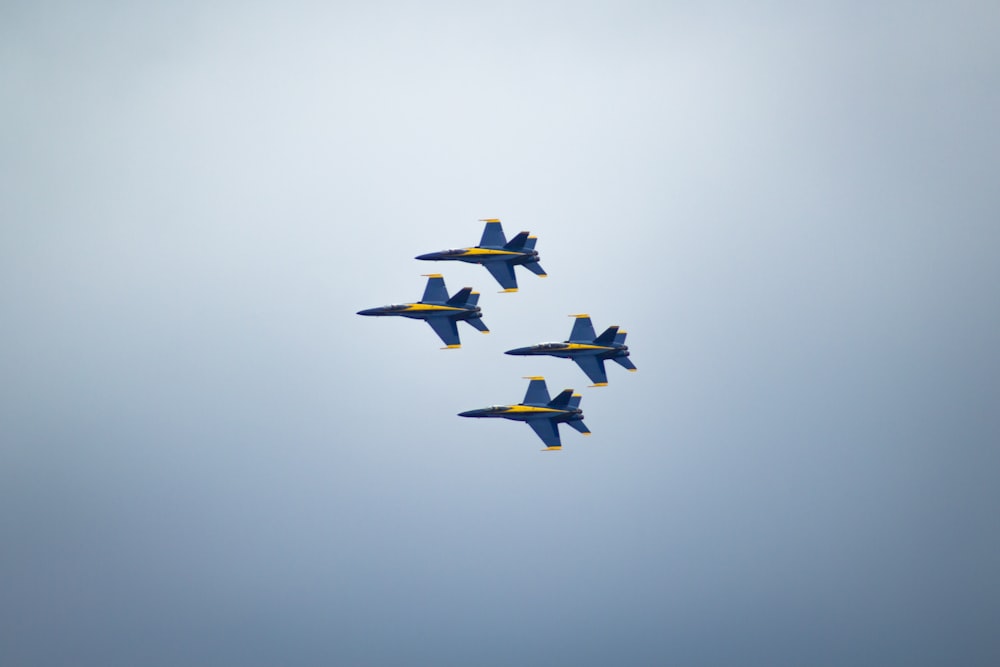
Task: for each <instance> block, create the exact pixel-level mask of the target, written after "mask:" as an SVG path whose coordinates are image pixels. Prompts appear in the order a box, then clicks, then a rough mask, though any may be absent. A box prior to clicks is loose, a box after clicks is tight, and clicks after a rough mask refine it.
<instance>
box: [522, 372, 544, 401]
mask: <svg viewBox="0 0 1000 667" xmlns="http://www.w3.org/2000/svg"><path fill="white" fill-rule="evenodd" d="M529 379H530V380H531V382H529V383H528V391H526V392H524V401H522V402H523V403H524V404H525V405H548V404H549V388H548V387H547V386H546V385H545V379H544V378H541V377H532V378H529Z"/></svg>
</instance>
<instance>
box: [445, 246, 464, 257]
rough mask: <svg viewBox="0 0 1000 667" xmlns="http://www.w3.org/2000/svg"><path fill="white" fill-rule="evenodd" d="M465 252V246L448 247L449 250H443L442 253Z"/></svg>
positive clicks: (456, 253)
mask: <svg viewBox="0 0 1000 667" xmlns="http://www.w3.org/2000/svg"><path fill="white" fill-rule="evenodd" d="M463 252H465V248H448V249H447V250H442V251H441V254H442V255H461V254H462V253H463Z"/></svg>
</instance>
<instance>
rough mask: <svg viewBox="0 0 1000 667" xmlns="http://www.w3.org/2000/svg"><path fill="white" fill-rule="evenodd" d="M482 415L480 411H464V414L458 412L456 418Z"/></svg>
mask: <svg viewBox="0 0 1000 667" xmlns="http://www.w3.org/2000/svg"><path fill="white" fill-rule="evenodd" d="M482 413H483V411H482V410H466V411H465V412H459V413H458V416H459V417H481V416H482Z"/></svg>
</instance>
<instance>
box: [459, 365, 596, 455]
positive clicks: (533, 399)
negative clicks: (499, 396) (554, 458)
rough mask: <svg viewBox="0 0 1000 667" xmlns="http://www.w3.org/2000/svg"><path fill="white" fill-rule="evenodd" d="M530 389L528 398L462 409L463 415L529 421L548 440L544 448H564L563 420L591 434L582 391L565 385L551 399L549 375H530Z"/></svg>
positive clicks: (460, 413) (541, 436)
mask: <svg viewBox="0 0 1000 667" xmlns="http://www.w3.org/2000/svg"><path fill="white" fill-rule="evenodd" d="M525 379H526V380H531V382H529V383H528V391H527V393H526V394H525V395H524V401H522V402H521V403H518V404H517V405H491V406H490V407H488V408H482V409H480V410H468V411H467V412H459V413H458V416H459V417H501V418H503V419H513V420H515V421H522V422H528V426H530V427H531V428H532V430H534V432H535V433H537V434H538V437H539V438H541V439H542V442H544V443H545V449H544V450H543V451H552V450H560V449H562V443H561V442H560V440H559V424H569V425H570V426H572V427H573V428H574V429H576V430H577V431H579V432H580V433H583V434H584V435H590V429H589V428H587V426H586V424H584V423H583V410H581V409H580V398H581V397H580V394H574V393H573V390H572V389H564V390H563V391H562V392H561V393H560V394H559V395H558V396H556V397H555V398H553V399H552V400H549V390H548V388H547V387H546V386H545V378H543V377H528V378H525Z"/></svg>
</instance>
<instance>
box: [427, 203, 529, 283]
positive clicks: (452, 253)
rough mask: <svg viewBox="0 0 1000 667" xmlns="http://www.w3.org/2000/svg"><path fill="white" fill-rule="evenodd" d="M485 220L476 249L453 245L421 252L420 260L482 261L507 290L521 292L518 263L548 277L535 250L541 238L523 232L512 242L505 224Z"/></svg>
mask: <svg viewBox="0 0 1000 667" xmlns="http://www.w3.org/2000/svg"><path fill="white" fill-rule="evenodd" d="M480 222H485V223H486V227H485V229H483V237H482V239H480V241H479V245H477V246H476V247H475V248H452V249H451V250H442V251H440V252H429V253H427V254H426V255H417V259H425V260H430V261H441V260H457V261H459V262H469V263H472V264H482V265H483V266H485V267H486V270H487V271H489V272H490V273H491V274H493V277H494V278H496V279H497V282H498V283H500V286H501V287H503V291H504V292H516V291H517V277H516V276H515V275H514V267H515V266H523V267H524V268H526V269H528V270H529V271H531V272H532V273H534V274H535V275H538V276H541V277H543V278H544V277H545V275H546V273H545V269H543V268H542V266H541V264H539V263H538V251H537V250H535V242H536V241H537V238H536V237H534V236H529V235H528V232H521V233H520V234H518V235H517V236H515V237H514V238H512V239H511V240H510V241H508V240H507V237H506V236H504V233H503V227H502V226H501V225H500V221H499V220H497V219H496V218H488V219H484V220H480Z"/></svg>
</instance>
